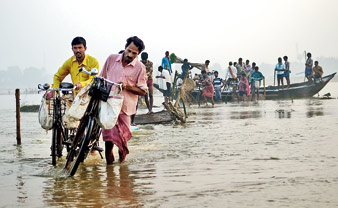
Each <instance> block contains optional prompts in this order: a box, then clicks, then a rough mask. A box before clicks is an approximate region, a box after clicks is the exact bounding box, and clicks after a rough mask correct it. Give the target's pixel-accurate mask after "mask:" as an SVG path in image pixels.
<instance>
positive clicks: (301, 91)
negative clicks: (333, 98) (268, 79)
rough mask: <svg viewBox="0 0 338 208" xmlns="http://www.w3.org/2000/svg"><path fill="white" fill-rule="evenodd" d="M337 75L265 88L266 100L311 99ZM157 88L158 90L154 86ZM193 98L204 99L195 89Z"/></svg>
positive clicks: (224, 94)
mask: <svg viewBox="0 0 338 208" xmlns="http://www.w3.org/2000/svg"><path fill="white" fill-rule="evenodd" d="M335 75H336V72H335V73H333V74H330V75H327V76H325V77H322V82H318V81H316V83H312V84H308V82H307V81H306V82H300V83H294V84H291V85H290V87H289V88H288V87H287V85H284V89H282V88H281V87H280V89H278V87H277V86H268V87H266V88H265V99H266V100H273V99H290V98H291V99H298V98H309V97H312V96H314V95H315V94H317V93H318V92H319V91H320V90H321V89H323V88H324V87H325V85H326V84H327V83H328V82H329V81H330V80H331V79H332V78H333V77H334V76H335ZM154 87H155V88H158V85H157V86H156V85H155V84H154ZM259 93H260V94H262V95H264V88H263V87H261V88H259ZM190 94H191V97H193V98H194V99H195V101H198V100H200V101H201V102H202V100H203V99H202V98H199V96H200V94H201V91H200V90H199V89H196V88H195V89H194V90H193V91H191V92H190ZM222 100H223V101H225V100H227V101H231V100H232V95H231V91H230V90H225V91H222Z"/></svg>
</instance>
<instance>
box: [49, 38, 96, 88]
mask: <svg viewBox="0 0 338 208" xmlns="http://www.w3.org/2000/svg"><path fill="white" fill-rule="evenodd" d="M86 50H87V47H86V40H85V39H84V38H83V37H76V38H74V39H73V41H72V51H73V53H74V56H72V57H70V58H69V59H68V60H66V61H65V63H64V64H63V65H62V66H61V67H60V68H59V70H58V71H57V72H56V74H55V75H54V79H53V88H59V87H60V83H61V82H62V80H63V79H64V78H65V77H66V76H67V75H68V74H70V76H71V78H72V82H73V84H74V86H75V89H76V92H78V91H79V90H80V89H81V88H82V87H84V86H86V85H87V84H88V83H89V82H90V81H91V80H92V79H93V76H90V75H88V74H85V73H79V69H80V68H81V67H85V68H86V70H87V71H90V70H91V69H92V68H97V69H98V70H99V62H98V61H97V59H96V58H94V57H92V56H90V55H88V54H85V52H86Z"/></svg>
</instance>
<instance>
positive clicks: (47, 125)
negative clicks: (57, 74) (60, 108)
mask: <svg viewBox="0 0 338 208" xmlns="http://www.w3.org/2000/svg"><path fill="white" fill-rule="evenodd" d="M52 104H53V102H52V100H51V99H47V92H46V93H45V94H44V95H43V96H42V100H41V104H40V108H39V123H40V125H41V127H42V128H43V129H46V130H50V129H52V127H53V114H50V108H52ZM51 112H53V110H52V111H51Z"/></svg>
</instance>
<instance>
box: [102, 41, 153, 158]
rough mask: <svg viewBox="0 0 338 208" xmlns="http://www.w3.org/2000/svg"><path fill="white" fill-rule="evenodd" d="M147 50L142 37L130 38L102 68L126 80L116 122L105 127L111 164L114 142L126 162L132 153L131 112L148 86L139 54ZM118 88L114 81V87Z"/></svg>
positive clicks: (107, 74) (104, 73)
mask: <svg viewBox="0 0 338 208" xmlns="http://www.w3.org/2000/svg"><path fill="white" fill-rule="evenodd" d="M143 50H144V43H143V41H142V40H141V39H140V38H138V37H137V36H133V37H130V38H128V39H127V43H126V45H125V51H124V52H123V53H122V54H112V55H110V56H109V57H108V58H107V60H106V63H105V64H104V66H103V69H102V72H101V76H102V77H104V78H107V79H108V80H110V81H113V82H116V83H121V84H122V92H121V93H122V95H123V96H124V100H123V104H122V108H121V112H120V114H119V116H118V119H117V122H116V125H115V126H114V128H112V129H102V137H103V141H105V156H106V162H107V164H112V163H113V162H114V155H113V146H114V144H115V145H116V146H117V147H118V149H119V161H120V162H123V161H124V160H125V157H126V155H127V154H128V153H129V150H128V147H127V142H128V140H129V139H130V138H131V132H130V115H132V114H135V113H136V107H135V106H136V104H137V101H138V96H144V95H145V94H146V93H147V90H148V88H147V82H146V80H147V73H146V68H145V66H144V65H143V64H142V63H141V62H140V61H138V60H137V56H138V55H139V54H140V53H141V52H142V51H143ZM115 88H116V86H115V85H114V86H113V87H112V91H113V90H115Z"/></svg>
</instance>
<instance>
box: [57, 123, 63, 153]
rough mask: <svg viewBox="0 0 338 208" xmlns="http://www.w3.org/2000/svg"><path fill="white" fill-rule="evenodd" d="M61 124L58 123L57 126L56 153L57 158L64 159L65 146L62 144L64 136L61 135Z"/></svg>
mask: <svg viewBox="0 0 338 208" xmlns="http://www.w3.org/2000/svg"><path fill="white" fill-rule="evenodd" d="M61 128H62V127H61V124H59V123H58V125H56V136H57V137H56V153H57V155H56V156H57V157H59V158H60V157H62V150H63V144H62V140H63V135H62V133H61V131H62V130H61Z"/></svg>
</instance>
